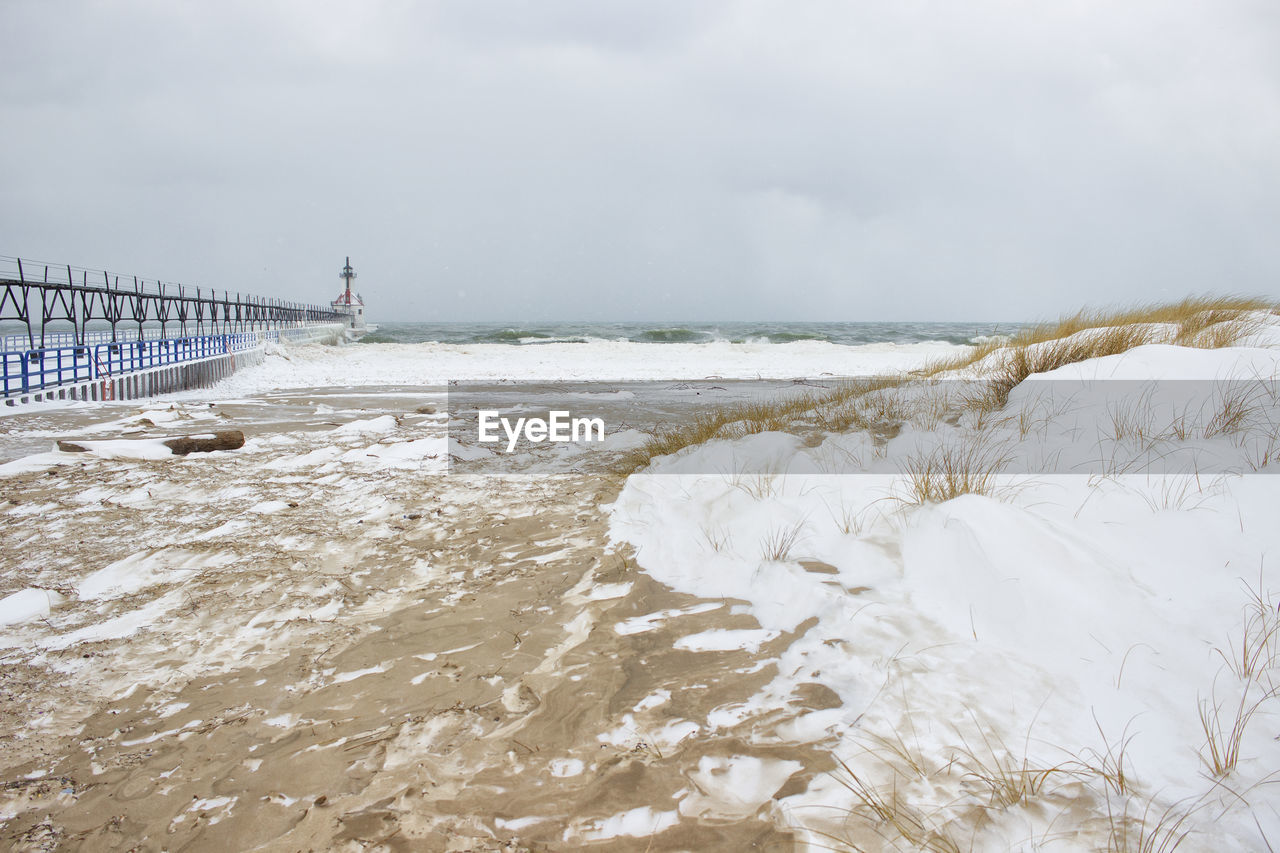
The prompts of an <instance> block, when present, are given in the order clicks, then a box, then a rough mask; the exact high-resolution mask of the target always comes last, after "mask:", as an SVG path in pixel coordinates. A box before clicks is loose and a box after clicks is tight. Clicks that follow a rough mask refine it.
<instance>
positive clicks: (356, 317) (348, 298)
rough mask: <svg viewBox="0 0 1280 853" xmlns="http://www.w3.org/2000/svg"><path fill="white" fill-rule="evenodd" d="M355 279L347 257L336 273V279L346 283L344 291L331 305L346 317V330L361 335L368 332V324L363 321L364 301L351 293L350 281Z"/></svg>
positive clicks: (349, 258) (356, 294)
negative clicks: (345, 262)
mask: <svg viewBox="0 0 1280 853" xmlns="http://www.w3.org/2000/svg"><path fill="white" fill-rule="evenodd" d="M355 277H356V271H355V270H353V269H352V268H351V256H350V255H348V256H347V265H346V266H344V267H343V268H342V272H340V273H338V278H340V279H342V280H343V281H344V282H345V283H346V289H345V290H343V291H342V293H339V294H338V298H337V299H335V300H333V303H332V304H333V310H334V311H336V312H338V313H339V314H342V315H344V316H345V317H346V324H347V328H349V329H351V330H352V331H354V332H356V333H358V334H361V333H364V332H366V331H368V324H367V323H365V319H364V300H363V299H361V298H360V294H358V293H352V292H351V279H353V278H355Z"/></svg>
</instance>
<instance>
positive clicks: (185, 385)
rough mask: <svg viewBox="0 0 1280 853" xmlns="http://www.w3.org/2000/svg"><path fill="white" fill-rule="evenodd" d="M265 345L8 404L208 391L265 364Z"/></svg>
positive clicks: (36, 393)
mask: <svg viewBox="0 0 1280 853" xmlns="http://www.w3.org/2000/svg"><path fill="white" fill-rule="evenodd" d="M265 350H266V347H265V346H257V347H254V348H253V349H249V350H242V351H241V352H236V353H227V354H225V355H217V356H213V357H211V358H205V359H200V360H199V361H183V362H178V363H177V364H167V365H164V366H162V367H152V368H149V369H147V370H139V371H137V372H135V373H127V374H125V375H123V376H115V377H109V378H108V377H103V378H99V379H94V380H92V381H89V382H77V383H73V384H69V385H61V386H59V387H57V388H46V389H44V390H42V391H33V392H31V393H29V394H22V395H18V396H14V397H8V398H6V399H5V401H4V402H5V405H8V406H18V405H23V404H26V403H41V402H48V401H52V400H94V401H106V400H137V399H143V398H146V397H156V396H159V395H161V394H171V393H173V392H175V391H187V390H190V389H192V388H208V387H209V386H210V385H213V384H214V383H215V382H217V381H218V380H220V379H225V378H226V377H228V376H230V375H231V374H233V373H235V372H236V371H237V370H239V369H241V368H244V367H250V366H252V365H255V364H261V363H262V359H263V357H264V354H265Z"/></svg>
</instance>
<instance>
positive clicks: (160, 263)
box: [0, 0, 1280, 320]
mask: <svg viewBox="0 0 1280 853" xmlns="http://www.w3.org/2000/svg"><path fill="white" fill-rule="evenodd" d="M0 28H3V30H4V31H5V32H6V33H7V43H8V44H9V45H13V46H14V48H13V49H12V50H10V49H7V50H6V51H5V52H4V53H3V54H2V55H0V109H2V110H3V115H4V118H5V126H6V128H7V131H6V134H5V137H4V140H3V142H0V155H2V156H0V181H2V182H3V186H4V187H5V198H6V202H7V203H6V204H5V205H4V208H3V212H0V235H3V237H2V238H0V253H3V254H20V255H24V256H32V257H37V258H42V259H50V260H59V261H70V262H72V263H78V264H84V265H91V266H106V267H109V268H111V269H113V270H118V271H121V272H129V273H134V272H137V273H142V274H146V275H151V276H162V277H165V278H170V279H177V280H183V281H189V282H191V283H201V284H208V285H213V286H216V287H219V288H221V287H230V288H231V289H242V290H252V291H257V292H264V293H272V294H277V295H280V296H286V297H290V298H299V299H305V298H309V299H317V300H318V299H322V298H328V297H329V296H330V295H331V294H330V291H336V287H337V278H336V274H337V270H338V268H339V267H340V266H341V263H342V258H343V257H344V256H345V255H348V254H350V255H351V256H352V261H353V263H355V265H356V266H357V269H358V270H359V271H360V274H361V278H360V281H359V284H360V285H361V288H362V289H363V290H364V291H365V295H366V296H367V297H368V299H369V301H370V303H371V313H372V314H373V315H374V316H375V318H377V317H379V316H380V317H382V318H384V319H391V318H406V319H409V318H411V319H449V318H456V319H513V320H519V319H530V320H532V319H549V318H583V319H735V318H742V319H759V318H778V319H841V318H847V319H881V318H890V319H950V318H955V319H986V318H991V319H1019V318H1024V317H1031V316H1043V315H1052V314H1057V313H1060V312H1062V311H1068V310H1074V309H1075V308H1077V307H1079V305H1080V304H1082V303H1085V302H1089V303H1095V304H1100V303H1115V302H1124V301H1136V300H1147V299H1159V298H1169V297H1177V296H1181V295H1184V294H1186V293H1188V292H1205V291H1218V290H1231V291H1243V292H1250V293H1261V294H1264V295H1271V296H1277V295H1278V294H1276V293H1275V282H1276V281H1277V274H1278V273H1280V248H1277V245H1278V243H1277V241H1276V240H1275V238H1274V234H1275V233H1277V226H1280V161H1278V159H1277V155H1276V153H1275V152H1277V151H1280V73H1278V72H1280V67H1277V66H1278V64H1280V61H1278V59H1277V57H1280V49H1278V48H1280V24H1278V21H1277V16H1276V13H1275V12H1273V11H1271V9H1270V8H1269V7H1264V6H1263V5H1262V4H1257V3H1251V2H1244V0H1229V2H1218V3H1208V2H1190V1H1189V0H1176V2H1155V0H1147V2H1137V3H1128V4H1124V5H1123V6H1117V5H1115V4H1104V3H1077V4H1069V5H1063V6H1061V7H1060V8H1055V7H1051V6H1049V5H1045V4H1039V5H1037V6H1035V7H1028V6H1026V5H1025V4H1020V3H1013V2H1008V0H979V2H976V3H968V4H963V6H960V5H957V4H936V3H924V2H920V3H916V2H907V3H894V4H872V3H845V2H817V3H806V4H782V3H760V2H747V0H741V2H730V0H725V2H700V3H688V2H647V3H640V2H623V3H610V4H599V3H590V2H585V0H583V2H571V0H554V2H545V0H544V2H538V3H533V2H513V0H512V1H511V2H474V3H472V2H467V3H462V2H438V3H420V4H419V3H407V2H392V0H386V2H362V3H312V2H306V3H304V2H275V3H249V2H241V3H234V2H233V3H218V4H202V3H194V2H191V3H172V2H161V0H152V2H142V0H135V2H113V3H108V4H97V3H71V2H67V3H44V2H23V0H14V2H9V3H6V4H4V6H3V7H0Z"/></svg>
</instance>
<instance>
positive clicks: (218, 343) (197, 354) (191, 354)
mask: <svg viewBox="0 0 1280 853" xmlns="http://www.w3.org/2000/svg"><path fill="white" fill-rule="evenodd" d="M260 341H261V337H260V336H259V334H258V333H257V332H243V333H237V334H230V335H204V336H201V337H189V338H157V339H154V340H143V341H119V342H116V343H103V344H97V345H94V346H69V347H46V348H45V349H34V350H25V351H18V352H2V353H0V365H2V367H0V380H2V381H3V385H4V396H6V397H11V396H14V395H17V394H29V393H31V392H33V391H43V390H45V389H48V388H57V387H58V386H60V385H71V384H74V383H76V382H92V381H94V380H96V379H108V378H112V377H118V376H123V375H126V374H129V373H135V372H137V371H139V370H147V369H148V368H152V367H163V366H165V365H169V364H178V363H181V362H184V361H198V360H200V359H205V358H212V357H213V356H218V355H225V354H227V353H235V352H242V351H244V350H247V349H252V348H254V347H256V346H258V344H259V342H260Z"/></svg>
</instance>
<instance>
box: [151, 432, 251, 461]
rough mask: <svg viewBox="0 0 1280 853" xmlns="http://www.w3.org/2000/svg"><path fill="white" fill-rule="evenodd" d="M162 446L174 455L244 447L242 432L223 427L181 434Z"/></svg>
mask: <svg viewBox="0 0 1280 853" xmlns="http://www.w3.org/2000/svg"><path fill="white" fill-rule="evenodd" d="M164 446H165V447H167V448H169V449H170V450H172V451H173V454H174V455H175V456H186V455H187V454H188V453H210V452H212V451H214V450H239V449H240V448H241V447H244V433H242V432H241V431H240V430H238V429H223V430H218V431H217V432H214V433H205V434H202V435H182V436H179V437H177V438H171V439H168V440H167V441H165V443H164Z"/></svg>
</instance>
